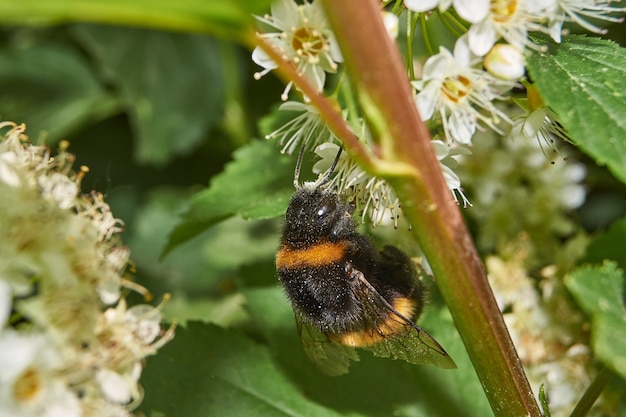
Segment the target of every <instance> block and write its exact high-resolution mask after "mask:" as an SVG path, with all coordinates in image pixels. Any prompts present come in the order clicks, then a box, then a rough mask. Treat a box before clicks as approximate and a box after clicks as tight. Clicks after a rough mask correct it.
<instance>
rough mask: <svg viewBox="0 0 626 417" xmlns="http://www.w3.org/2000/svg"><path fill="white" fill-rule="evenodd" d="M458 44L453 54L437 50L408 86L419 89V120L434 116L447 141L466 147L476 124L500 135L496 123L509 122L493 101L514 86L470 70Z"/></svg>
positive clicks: (416, 100)
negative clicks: (438, 121)
mask: <svg viewBox="0 0 626 417" xmlns="http://www.w3.org/2000/svg"><path fill="white" fill-rule="evenodd" d="M460 41H462V39H460ZM462 45H463V44H462V42H457V47H456V48H455V54H454V55H452V54H451V53H450V52H449V51H448V50H447V49H445V48H443V47H441V48H440V52H439V53H438V54H437V55H433V56H431V57H430V58H429V59H428V60H427V61H426V64H425V65H424V71H423V78H422V79H421V80H419V81H415V82H413V83H412V84H413V86H414V87H415V88H417V89H418V90H420V92H419V93H418V94H417V96H416V98H415V102H416V105H417V108H418V110H419V113H420V115H421V117H422V119H423V120H430V119H431V118H433V117H434V116H436V115H437V114H438V115H439V117H440V118H441V122H442V124H443V128H444V132H445V136H446V140H447V141H450V140H455V141H457V142H459V143H461V144H469V143H470V142H471V140H472V136H473V135H474V132H475V131H476V128H477V127H478V126H479V124H483V125H486V126H489V127H490V128H492V129H494V130H495V131H497V132H499V133H501V130H500V129H499V128H498V127H497V125H498V124H499V123H500V121H502V120H503V121H505V122H507V123H510V122H511V121H510V119H509V118H508V117H507V116H506V115H505V114H504V113H502V112H501V111H500V110H498V109H497V108H496V107H495V105H494V104H493V100H494V99H502V97H501V96H500V94H499V92H501V91H503V90H505V89H510V88H511V87H513V86H514V83H512V82H509V81H503V80H498V79H497V78H495V77H493V76H491V75H489V74H488V73H487V72H485V71H483V70H479V69H474V68H472V67H470V66H469V62H467V60H466V57H469V56H470V54H469V53H468V52H467V50H466V49H465V48H463V47H462Z"/></svg>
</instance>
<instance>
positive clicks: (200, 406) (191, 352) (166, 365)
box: [141, 322, 339, 417]
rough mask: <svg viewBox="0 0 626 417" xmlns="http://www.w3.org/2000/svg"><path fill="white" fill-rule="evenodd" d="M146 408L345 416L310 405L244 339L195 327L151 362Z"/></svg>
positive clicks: (224, 415) (172, 413)
mask: <svg viewBox="0 0 626 417" xmlns="http://www.w3.org/2000/svg"><path fill="white" fill-rule="evenodd" d="M141 383H142V385H143V388H144V389H145V397H144V400H143V403H142V405H141V409H142V410H143V411H144V412H146V413H154V412H161V413H165V414H166V415H167V416H168V417H205V416H206V417H215V416H219V417H231V416H232V417H242V416H246V417H256V416H258V417H286V416H289V417H298V416H302V417H305V416H306V417H316V416H320V417H322V416H324V417H326V416H328V417H332V416H339V414H337V413H335V412H333V411H332V410H329V409H326V408H324V407H322V406H320V405H318V404H316V403H314V402H313V401H310V400H309V399H307V398H306V397H305V395H304V394H303V393H302V392H301V391H299V390H298V389H297V388H296V387H295V386H294V385H293V384H292V383H291V382H290V381H289V380H287V379H286V378H285V376H284V375H283V374H282V373H281V372H280V371H279V370H278V369H277V368H276V367H275V366H274V362H273V361H272V359H271V357H270V355H269V353H268V351H267V349H266V348H265V347H263V346H261V345H258V344H256V343H254V342H253V341H251V340H250V339H248V338H246V337H244V336H243V335H241V334H239V333H237V332H234V331H228V330H224V329H221V328H219V327H217V326H214V325H206V324H202V323H198V322H190V323H189V325H188V328H187V329H185V328H178V329H177V331H176V337H175V338H174V340H172V341H171V342H170V343H168V344H167V345H166V346H165V347H164V348H162V349H161V350H160V351H159V354H158V355H157V356H154V357H152V358H150V359H148V363H147V366H146V369H145V370H144V374H143V377H142V380H141Z"/></svg>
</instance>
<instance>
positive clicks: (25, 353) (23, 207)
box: [0, 122, 173, 417]
mask: <svg viewBox="0 0 626 417" xmlns="http://www.w3.org/2000/svg"><path fill="white" fill-rule="evenodd" d="M0 129H2V130H3V131H4V132H5V134H4V138H2V139H0V196H1V197H0V235H1V236H2V240H1V241H0V416H1V417H8V416H11V417H22V416H25V417H26V416H33V417H34V416H38V417H41V416H44V417H57V416H63V417H78V416H85V417H87V416H130V415H131V413H130V410H132V409H133V408H134V407H135V406H136V405H137V404H139V402H140V401H141V399H142V392H141V387H140V386H139V384H138V380H139V377H140V375H141V370H142V367H143V364H142V360H143V359H144V358H145V357H146V356H148V355H151V354H154V353H155V352H156V350H157V349H158V348H159V347H161V346H162V345H163V344H165V343H166V342H167V341H169V340H170V339H171V338H172V337H173V328H170V329H169V330H167V331H165V332H164V331H162V329H161V327H160V321H161V313H160V311H161V309H162V307H163V303H162V304H161V305H159V306H158V307H156V308H155V307H152V306H149V305H137V306H133V307H130V308H128V307H127V305H126V302H125V300H124V298H122V297H121V291H120V288H121V287H123V286H127V287H129V288H135V287H137V288H140V287H139V286H137V285H136V284H132V283H130V282H129V281H127V280H126V279H125V278H123V274H124V273H125V269H126V265H127V263H128V257H129V251H128V249H127V248H125V247H123V246H122V245H121V241H120V239H119V234H118V232H119V231H121V226H122V225H121V222H120V221H119V220H117V219H115V218H114V217H113V215H112V213H111V210H110V208H109V206H108V205H107V204H106V203H105V202H104V200H103V197H102V195H100V194H97V193H92V194H91V195H82V194H80V181H81V178H82V177H83V175H84V173H85V172H86V171H87V169H86V168H82V169H81V171H80V172H79V173H78V174H75V173H73V171H72V163H73V162H74V156H73V155H71V154H69V153H67V152H66V151H65V149H66V148H67V144H62V146H61V150H60V153H59V154H58V155H56V156H51V155H50V151H49V149H48V148H46V147H44V146H33V145H30V144H28V143H26V139H27V138H26V136H25V134H24V131H25V127H24V126H23V125H21V126H18V125H15V124H14V123H10V122H5V123H1V124H0ZM7 130H8V133H6V132H7ZM144 291H145V290H144Z"/></svg>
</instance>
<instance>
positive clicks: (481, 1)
mask: <svg viewBox="0 0 626 417" xmlns="http://www.w3.org/2000/svg"><path fill="white" fill-rule="evenodd" d="M451 4H452V5H453V6H454V10H456V12H457V13H458V14H459V16H461V17H462V18H463V19H465V20H466V21H468V22H470V23H476V22H480V21H481V20H483V19H484V18H485V16H487V13H489V0H471V1H468V0H404V5H405V6H406V8H407V9H409V10H412V11H414V12H426V11H429V10H433V9H434V8H435V7H437V6H439V11H440V12H444V11H446V10H447V9H448V7H450V5H451Z"/></svg>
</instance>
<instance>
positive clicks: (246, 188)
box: [165, 141, 295, 253]
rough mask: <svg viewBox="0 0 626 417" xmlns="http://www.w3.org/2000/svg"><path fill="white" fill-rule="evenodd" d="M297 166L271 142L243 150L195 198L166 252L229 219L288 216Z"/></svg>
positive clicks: (261, 142) (259, 143) (253, 143)
mask: <svg viewBox="0 0 626 417" xmlns="http://www.w3.org/2000/svg"><path fill="white" fill-rule="evenodd" d="M294 163H295V162H294V160H293V158H289V157H287V156H285V155H281V154H280V152H278V150H277V149H276V147H275V146H274V144H273V142H270V141H255V142H252V143H251V144H249V145H247V146H244V147H242V148H239V149H238V150H237V151H235V153H234V160H233V161H232V162H231V163H229V164H228V165H227V166H226V169H225V170H224V172H223V173H221V174H220V175H218V176H216V177H214V178H213V180H212V181H211V185H210V187H209V188H207V189H206V190H204V191H202V192H200V193H198V194H196V195H195V196H194V197H193V199H192V201H191V206H190V208H189V210H188V211H187V213H185V215H184V216H183V219H182V221H181V223H180V224H179V225H178V226H176V228H175V229H174V230H173V232H172V233H171V235H170V239H169V243H168V245H167V247H166V248H165V253H168V252H169V251H170V250H172V249H173V248H174V247H176V246H177V245H179V244H181V243H183V242H185V241H187V240H189V239H191V238H192V237H194V236H196V235H198V234H199V233H201V232H202V231H203V230H206V229H207V228H209V227H211V226H212V225H214V224H216V223H217V222H219V221H222V220H224V219H227V218H229V217H232V216H235V215H239V216H241V217H243V218H244V219H268V218H272V217H276V216H278V215H280V214H282V213H284V211H285V209H286V208H287V204H288V203H289V199H290V197H291V194H292V193H293V164H294Z"/></svg>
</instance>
